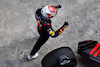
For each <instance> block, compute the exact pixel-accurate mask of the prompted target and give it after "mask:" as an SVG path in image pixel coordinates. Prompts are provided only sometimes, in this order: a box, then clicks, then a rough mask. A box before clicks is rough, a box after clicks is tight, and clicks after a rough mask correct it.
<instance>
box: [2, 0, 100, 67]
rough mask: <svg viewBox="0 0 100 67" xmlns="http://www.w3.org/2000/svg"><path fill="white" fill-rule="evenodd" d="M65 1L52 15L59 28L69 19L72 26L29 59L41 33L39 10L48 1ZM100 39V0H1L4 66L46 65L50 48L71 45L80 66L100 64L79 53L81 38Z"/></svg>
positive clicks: (59, 2)
mask: <svg viewBox="0 0 100 67" xmlns="http://www.w3.org/2000/svg"><path fill="white" fill-rule="evenodd" d="M59 4H60V5H61V6H62V8H61V9H59V11H58V14H57V15H56V16H55V17H54V18H52V19H51V20H52V26H53V29H54V30H55V31H56V30H57V29H59V28H60V27H61V26H62V25H63V24H64V22H65V21H67V22H68V23H69V27H68V28H67V29H65V31H64V32H63V33H62V34H61V35H59V36H58V37H57V38H51V37H50V38H49V40H48V41H47V42H46V43H45V44H44V45H43V47H42V48H41V49H40V50H39V52H38V53H39V57H38V58H37V59H34V60H32V61H27V59H26V57H27V56H28V55H29V53H30V51H31V49H32V48H33V46H34V44H35V43H36V41H37V39H38V37H39V34H38V32H37V23H36V20H35V11H36V10H37V9H38V8H39V7H41V6H45V5H59ZM84 40H97V41H98V42H99V43H100V0H0V67H42V66H41V60H42V58H43V57H44V56H45V55H46V54H47V53H49V52H50V51H52V50H54V49H56V48H59V47H62V46H68V47H70V48H72V50H73V52H74V53H75V56H76V58H77V63H78V64H77V66H76V67H100V64H96V63H93V62H89V61H88V60H85V59H83V58H82V57H81V56H79V55H78V54H77V47H78V42H80V41H84Z"/></svg>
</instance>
